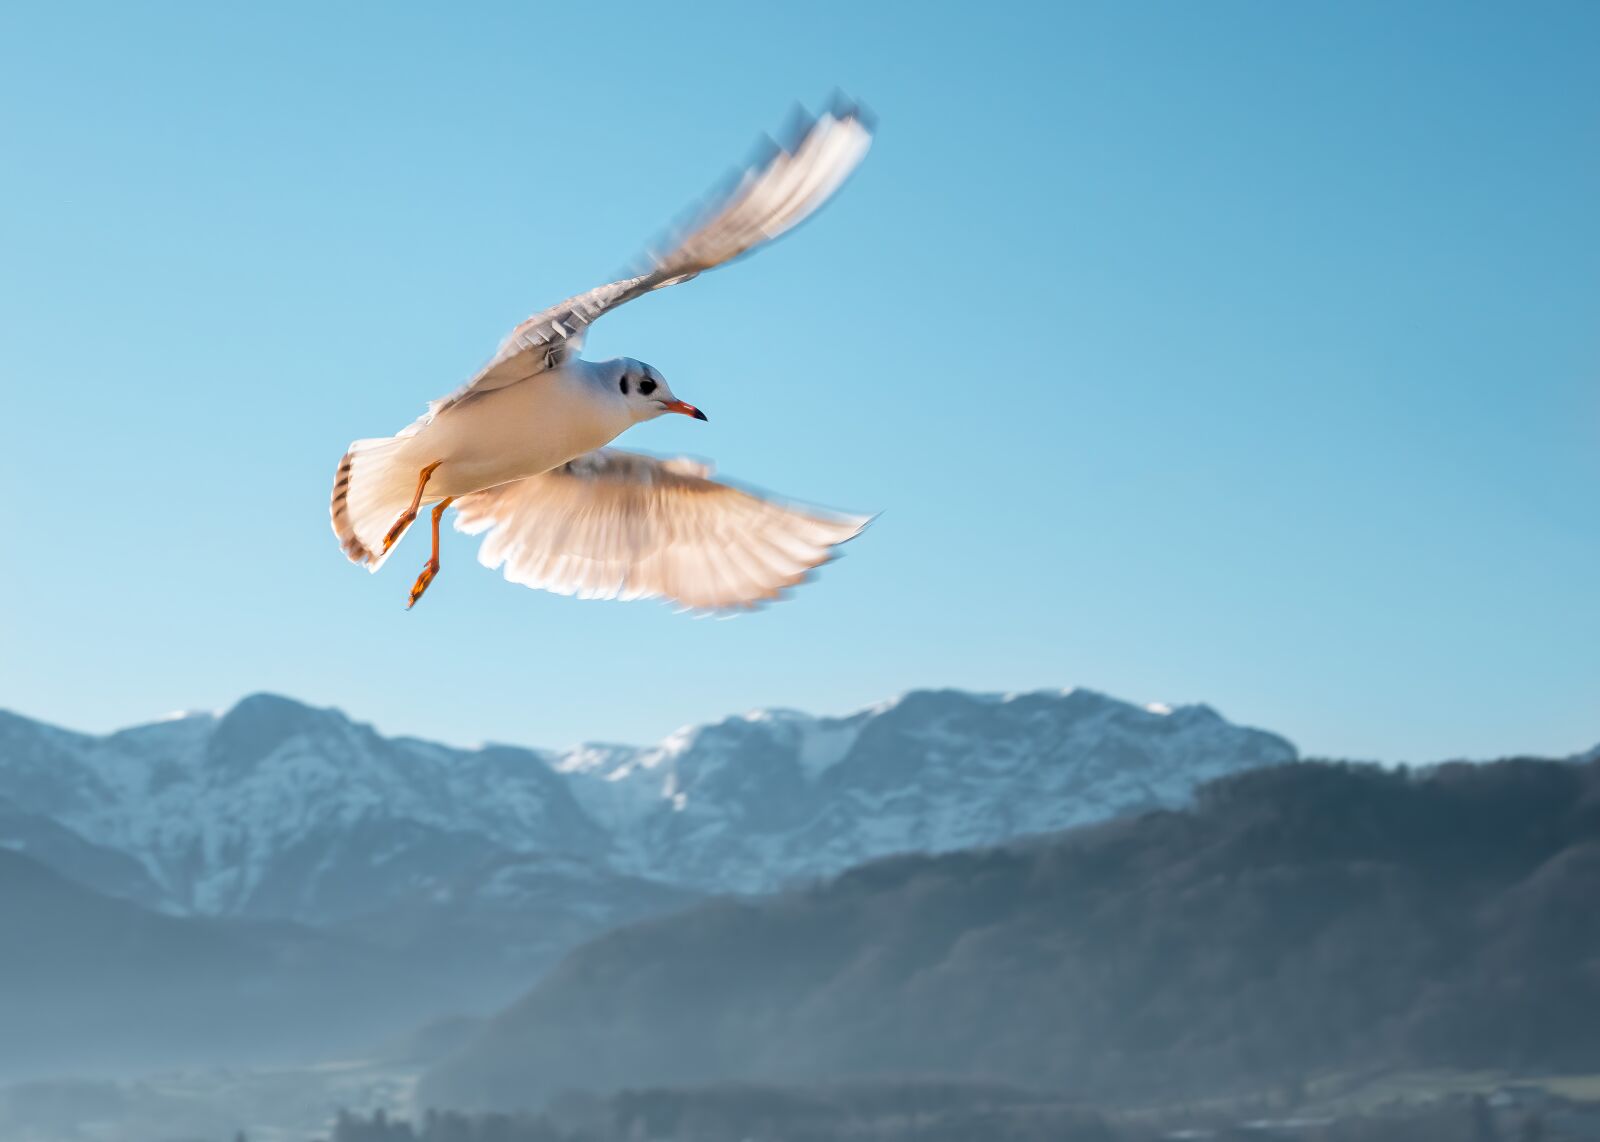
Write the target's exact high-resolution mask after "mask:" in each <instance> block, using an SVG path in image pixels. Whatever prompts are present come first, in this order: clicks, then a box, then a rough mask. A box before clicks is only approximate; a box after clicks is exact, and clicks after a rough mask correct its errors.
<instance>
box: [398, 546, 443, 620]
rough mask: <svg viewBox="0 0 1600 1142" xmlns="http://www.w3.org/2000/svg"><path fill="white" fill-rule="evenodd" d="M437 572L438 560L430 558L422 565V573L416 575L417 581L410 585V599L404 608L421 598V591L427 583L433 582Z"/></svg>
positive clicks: (426, 587) (425, 587)
mask: <svg viewBox="0 0 1600 1142" xmlns="http://www.w3.org/2000/svg"><path fill="white" fill-rule="evenodd" d="M437 574H439V561H438V560H437V559H430V560H428V562H427V563H425V564H423V566H422V574H420V575H418V576H417V581H416V582H415V583H413V584H412V586H411V601H410V602H409V603H407V604H406V610H408V611H409V610H410V609H411V608H412V607H414V606H416V605H417V600H418V599H420V598H422V592H424V591H426V590H427V589H428V584H429V583H432V582H433V579H434V576H435V575H437Z"/></svg>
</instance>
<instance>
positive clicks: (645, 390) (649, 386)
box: [639, 380, 656, 396]
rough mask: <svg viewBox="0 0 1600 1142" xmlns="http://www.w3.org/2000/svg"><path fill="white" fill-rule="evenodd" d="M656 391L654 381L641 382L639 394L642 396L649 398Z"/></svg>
mask: <svg viewBox="0 0 1600 1142" xmlns="http://www.w3.org/2000/svg"><path fill="white" fill-rule="evenodd" d="M655 391H656V383H655V382H654V381H651V380H643V381H640V382H639V392H640V393H641V394H642V395H644V396H649V395H650V394H651V393H653V392H655Z"/></svg>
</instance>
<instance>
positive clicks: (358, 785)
mask: <svg viewBox="0 0 1600 1142" xmlns="http://www.w3.org/2000/svg"><path fill="white" fill-rule="evenodd" d="M1294 757H1295V751H1294V747H1293V746H1291V745H1290V744H1289V743H1288V742H1286V741H1284V740H1283V739H1282V738H1280V737H1277V736H1275V735H1272V734H1268V733H1264V732H1262V731H1260V730H1253V729H1248V728H1244V727H1240V726H1235V725H1232V724H1231V723H1229V722H1227V721H1226V720H1225V719H1223V718H1222V717H1221V716H1220V715H1219V714H1217V713H1216V711H1214V710H1212V709H1210V708H1209V707H1206V706H1180V707H1177V708H1168V707H1165V706H1158V707H1142V706H1137V705H1133V704H1130V703H1128V702H1123V701H1120V700H1118V699H1116V698H1112V697H1109V696H1107V695H1105V694H1100V693H1097V692H1095V691H1092V690H1084V689H1074V690H1066V691H1062V690H1044V691H1036V692H1032V693H1022V694H973V693H967V692H964V691H958V690H916V691H912V692H910V693H907V694H904V695H902V696H901V697H899V698H897V699H894V700H892V701H888V702H883V703H880V704H878V705H875V706H871V707H868V708H866V709H863V710H859V711H857V712H855V713H853V714H849V715H847V716H844V717H813V716H811V715H809V714H805V713H801V712H798V711H795V710H789V709H770V710H756V711H752V712H749V713H746V714H742V715H737V716H733V717H729V718H725V719H723V720H721V721H718V722H714V723H711V724H707V725H703V726H690V727H685V728H684V729H681V730H679V731H677V732H676V733H674V734H671V735H669V736H668V737H667V738H665V739H663V740H662V741H660V742H658V743H656V744H655V745H651V746H642V747H641V746H627V745H615V744H591V745H584V746H581V747H579V748H577V749H574V750H570V751H567V752H565V753H562V754H551V753H544V752H539V751H535V750H529V749H523V748H519V747H515V746H489V747H486V748H483V749H479V750H461V749H454V748H451V747H448V746H444V745H439V744H435V743H432V742H426V741H420V740H417V739H413V738H387V737H384V736H383V735H381V734H379V733H377V732H376V731H375V730H374V729H373V728H372V727H371V726H368V725H365V724H362V723H359V722H356V721H353V720H351V719H350V718H348V717H346V716H345V715H344V714H343V713H341V712H339V711H338V710H333V709H319V708H316V707H313V706H308V705H305V704H303V703H300V702H296V701H294V700H292V699H289V698H284V697H280V696H277V695H273V694H253V695H251V696H249V697H247V698H245V699H243V700H242V701H240V702H239V703H238V704H237V705H235V706H234V707H233V708H232V709H230V710H228V711H226V712H224V713H221V714H217V715H213V714H196V715H188V716H183V717H178V718H173V719H169V720H165V721H160V722H154V723H151V724H149V725H144V726H138V727H134V728H132V729H128V730H124V731H121V732H120V733H115V734H111V735H109V736H106V737H93V736H89V735H84V734H73V733H69V732H67V731H63V730H57V729H54V728H52V727H49V726H43V725H39V724H38V723H34V722H30V721H28V720H27V719H25V718H19V717H16V716H14V715H0V798H3V799H4V804H5V806H6V811H5V814H3V815H0V844H10V845H12V846H13V847H19V848H27V847H31V848H32V849H33V850H36V851H37V855H39V856H40V859H45V860H49V859H50V855H49V854H51V853H53V854H56V859H57V860H58V861H65V862H69V863H71V864H73V865H74V866H75V867H78V868H81V869H88V870H92V871H93V872H94V875H95V876H96V877H97V878H98V879H97V883H98V884H100V885H102V886H113V885H117V884H120V885H124V886H127V887H125V889H124V890H125V891H127V892H129V893H139V894H142V895H143V897H145V898H148V897H150V896H151V895H154V896H155V897H157V904H158V906H160V907H162V908H165V909H166V910H168V911H172V912H180V913H187V912H198V913H205V914H218V915H246V916H262V917H286V918H292V919H298V920H308V921H313V922H338V921H345V920H350V919H352V918H354V917H359V916H362V915H368V914H373V915H375V914H379V913H384V912H386V911H388V910H392V909H396V908H401V909H404V908H409V907H414V906H415V902H416V901H418V900H425V899H435V898H437V899H440V900H444V899H446V898H449V899H452V900H456V901H457V904H459V899H458V898H459V896H460V893H461V891H462V889H461V888H460V887H459V886H461V885H479V886H481V892H482V893H483V894H485V899H486V900H488V901H494V900H498V901H501V903H502V904H503V905H504V907H505V908H506V909H507V910H514V909H515V907H516V902H515V901H514V900H512V899H510V896H508V895H507V894H508V893H510V894H511V895H516V894H518V893H520V894H522V896H523V897H524V898H525V899H526V900H533V899H535V898H536V897H537V893H535V892H534V889H533V888H532V885H533V882H534V881H536V880H538V879H539V878H540V877H541V876H543V875H544V873H543V872H541V871H540V870H548V869H552V868H556V867H558V866H559V867H566V866H564V865H558V863H552V862H559V861H577V862H580V864H582V865H584V866H585V867H588V866H593V867H594V868H595V869H596V870H598V871H597V873H596V875H598V876H600V877H601V880H600V881H597V883H616V884H621V883H632V882H635V881H638V880H641V879H642V880H645V881H649V882H652V883H656V884H659V885H664V886H672V888H673V890H675V891H688V892H692V893H697V892H707V891H711V892H725V891H736V892H757V891H767V890H771V889H774V888H778V887H781V886H783V885H786V884H789V883H792V882H795V881H797V880H805V879H809V878H815V877H819V876H826V875H830V874H832V873H834V872H838V871H840V870H842V869H844V868H846V867H849V866H850V865H852V864H856V863H859V862H861V861H863V860H868V859H871V858H873V857H878V856H883V855H887V854H889V853H894V852H901V851H909V850H921V851H933V852H938V851H945V850H949V849H955V848H964V847H968V846H972V845H983V844H994V843H1000V842H1005V841H1008V840H1012V839H1014V838H1017V837H1021V836H1026V835H1029V834H1034V833H1040V832H1047V831H1051V830H1055V829H1060V828H1065V827H1068V826H1070V825H1074V824H1078V823H1081V822H1084V821H1091V820H1098V819H1102V818H1105V817H1108V816H1112V815H1115V814H1118V813H1125V812H1128V811H1132V810H1137V809H1142V808H1146V807H1150V806H1155V805H1168V804H1175V803H1178V802H1181V801H1183V800H1184V799H1186V798H1187V797H1188V795H1189V793H1190V792H1191V790H1192V789H1193V788H1194V787H1195V786H1196V785H1197V784H1199V783H1200V782H1202V781H1205V780H1208V779H1210V778H1212V777H1215V776H1219V775H1221V774H1224V773H1228V772H1232V771H1234V770H1237V769H1243V768H1249V767H1254V766H1258V765H1263V764H1270V763H1274V762H1283V761H1290V760H1293V759H1294ZM5 822H9V826H6V825H5ZM7 827H8V828H9V829H10V833H9V834H6V833H5V832H4V829H5V828H7ZM46 850H48V851H46ZM513 867H515V868H517V869H519V870H523V871H520V872H519V873H518V874H517V875H516V877H514V878H509V879H508V877H509V874H508V873H505V872H503V871H502V872H500V873H493V870H496V869H500V870H504V869H508V868H513ZM566 882H567V883H569V884H573V885H576V884H577V881H576V880H574V879H573V878H571V877H570V876H569V877H567V878H566ZM512 889H515V891H514V892H512ZM472 891H475V892H476V891H480V889H473V890H472ZM572 891H573V892H574V893H576V892H577V889H576V888H573V889H572ZM607 891H609V890H607ZM574 900H575V901H576V900H578V897H577V896H574Z"/></svg>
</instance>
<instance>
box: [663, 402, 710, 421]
mask: <svg viewBox="0 0 1600 1142" xmlns="http://www.w3.org/2000/svg"><path fill="white" fill-rule="evenodd" d="M666 409H667V411H668V412H681V413H683V415H684V416H692V417H694V418H695V419H696V420H705V419H706V414H705V413H703V412H701V411H700V410H699V409H697V408H695V407H694V405H692V404H688V403H686V402H684V401H681V400H669V401H668V402H667V403H666Z"/></svg>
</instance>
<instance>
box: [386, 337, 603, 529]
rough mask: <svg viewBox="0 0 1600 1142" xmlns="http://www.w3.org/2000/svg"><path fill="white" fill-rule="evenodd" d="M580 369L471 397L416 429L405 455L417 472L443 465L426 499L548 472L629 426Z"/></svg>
mask: <svg viewBox="0 0 1600 1142" xmlns="http://www.w3.org/2000/svg"><path fill="white" fill-rule="evenodd" d="M585 364H586V362H581V361H574V362H572V363H571V365H569V366H567V367H563V368H560V369H553V370H550V371H549V372H545V373H540V374H539V375H538V376H535V377H532V378H530V379H529V380H526V381H522V382H519V383H517V384H514V385H509V386H507V387H506V388H503V389H497V390H495V391H493V392H489V393H484V394H483V395H482V396H478V397H473V398H472V399H470V400H466V401H463V402H462V403H460V404H457V405H454V406H452V407H451V408H449V409H448V410H446V411H445V412H443V413H441V414H439V416H438V417H437V418H435V419H434V420H433V421H431V422H429V423H427V424H425V425H423V426H422V427H421V428H419V430H418V431H417V433H416V435H415V436H414V437H413V438H412V442H411V445H410V446H409V447H408V449H407V451H408V452H409V453H410V454H411V457H412V459H414V460H415V461H416V464H417V467H418V468H419V469H420V468H421V467H423V466H425V465H427V464H431V463H433V462H434V461H435V460H439V461H442V463H440V465H439V467H438V469H437V470H436V471H435V472H434V474H433V477H432V478H431V479H430V480H429V481H428V499H429V500H432V499H435V498H439V497H443V496H464V495H468V494H470V493H472V492H476V491H481V490H482V489H484V488H492V487H497V486H498V485H500V484H505V483H509V482H511V481H512V480H522V479H526V478H527V477H529V476H536V475H538V474H539V473H541V472H548V471H549V470H550V469H552V468H556V467H559V466H560V465H562V464H565V463H566V462H567V461H568V460H573V459H576V458H577V457H579V456H581V455H583V454H584V453H586V452H592V451H594V450H595V449H596V448H601V447H603V446H605V445H606V444H609V443H610V442H611V441H612V440H613V439H615V438H616V436H617V435H618V434H619V433H621V432H622V431H623V430H624V429H626V428H627V427H629V425H630V424H631V423H632V420H631V418H630V417H629V416H628V413H627V408H626V405H625V404H624V403H623V402H620V401H610V400H606V399H605V396H604V394H603V393H601V392H600V391H599V390H598V389H597V388H595V387H594V386H592V385H590V384H589V383H588V382H587V381H586V380H585V379H584V374H583V372H582V369H583V368H584V366H585Z"/></svg>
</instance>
